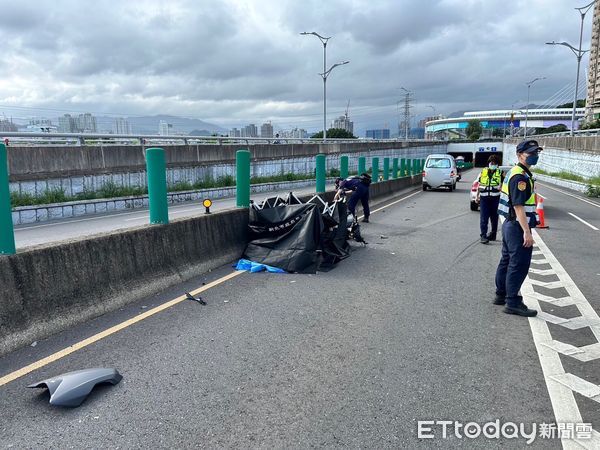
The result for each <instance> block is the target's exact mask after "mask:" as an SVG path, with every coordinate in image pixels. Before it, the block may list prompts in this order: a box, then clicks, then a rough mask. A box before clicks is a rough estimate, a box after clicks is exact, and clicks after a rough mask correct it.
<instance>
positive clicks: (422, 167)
mask: <svg viewBox="0 0 600 450" xmlns="http://www.w3.org/2000/svg"><path fill="white" fill-rule="evenodd" d="M424 168H425V160H424V159H422V160H421V172H423V169H424Z"/></svg>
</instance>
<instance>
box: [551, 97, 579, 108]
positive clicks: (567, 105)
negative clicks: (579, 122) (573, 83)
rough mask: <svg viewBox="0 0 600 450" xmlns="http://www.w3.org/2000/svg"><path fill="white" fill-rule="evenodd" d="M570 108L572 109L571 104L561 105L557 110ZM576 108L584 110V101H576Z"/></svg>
mask: <svg viewBox="0 0 600 450" xmlns="http://www.w3.org/2000/svg"><path fill="white" fill-rule="evenodd" d="M572 107H573V102H569V103H563V104H562V105H558V106H557V108H572ZM577 107H578V108H585V99H579V100H577Z"/></svg>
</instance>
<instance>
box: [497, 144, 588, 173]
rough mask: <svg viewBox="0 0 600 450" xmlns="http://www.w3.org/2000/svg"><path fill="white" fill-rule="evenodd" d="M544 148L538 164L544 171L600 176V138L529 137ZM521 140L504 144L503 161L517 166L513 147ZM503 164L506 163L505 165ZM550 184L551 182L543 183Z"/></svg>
mask: <svg viewBox="0 0 600 450" xmlns="http://www.w3.org/2000/svg"><path fill="white" fill-rule="evenodd" d="M531 138H532V139H535V140H537V141H538V142H539V144H540V145H541V146H542V147H543V148H544V151H543V152H542V154H541V156H540V161H539V163H538V164H537V166H536V167H537V168H538V169H542V170H545V171H546V172H549V173H553V172H563V171H564V172H569V173H572V174H575V175H579V176H581V177H584V178H592V177H597V176H600V136H574V137H571V136H547V137H544V136H531ZM522 140H523V139H522V138H520V139H517V138H512V139H507V140H506V141H505V142H504V154H505V155H507V157H508V158H507V160H506V162H508V163H516V155H515V152H516V147H517V144H518V143H519V142H521V141H522ZM506 162H505V163H506ZM546 181H548V182H552V181H551V180H546Z"/></svg>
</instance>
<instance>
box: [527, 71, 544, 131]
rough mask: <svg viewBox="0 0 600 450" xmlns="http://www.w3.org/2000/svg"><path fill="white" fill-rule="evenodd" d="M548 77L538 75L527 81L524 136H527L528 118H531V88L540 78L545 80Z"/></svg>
mask: <svg viewBox="0 0 600 450" xmlns="http://www.w3.org/2000/svg"><path fill="white" fill-rule="evenodd" d="M545 79H546V77H537V78H534V79H533V80H531V81H529V82H527V83H525V84H526V85H527V105H526V106H525V135H524V137H527V119H528V118H529V90H530V89H531V85H532V84H533V83H535V82H536V81H538V80H545Z"/></svg>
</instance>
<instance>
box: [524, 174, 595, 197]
mask: <svg viewBox="0 0 600 450" xmlns="http://www.w3.org/2000/svg"><path fill="white" fill-rule="evenodd" d="M533 172H534V173H539V174H541V175H548V176H549V177H555V178H560V179H562V180H568V181H578V182H580V183H585V184H587V185H588V186H587V191H586V195H587V196H588V197H600V175H598V176H595V177H591V178H585V177H582V176H581V175H576V174H574V173H571V172H567V171H566V170H561V171H560V172H548V171H547V170H543V169H534V171H533Z"/></svg>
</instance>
